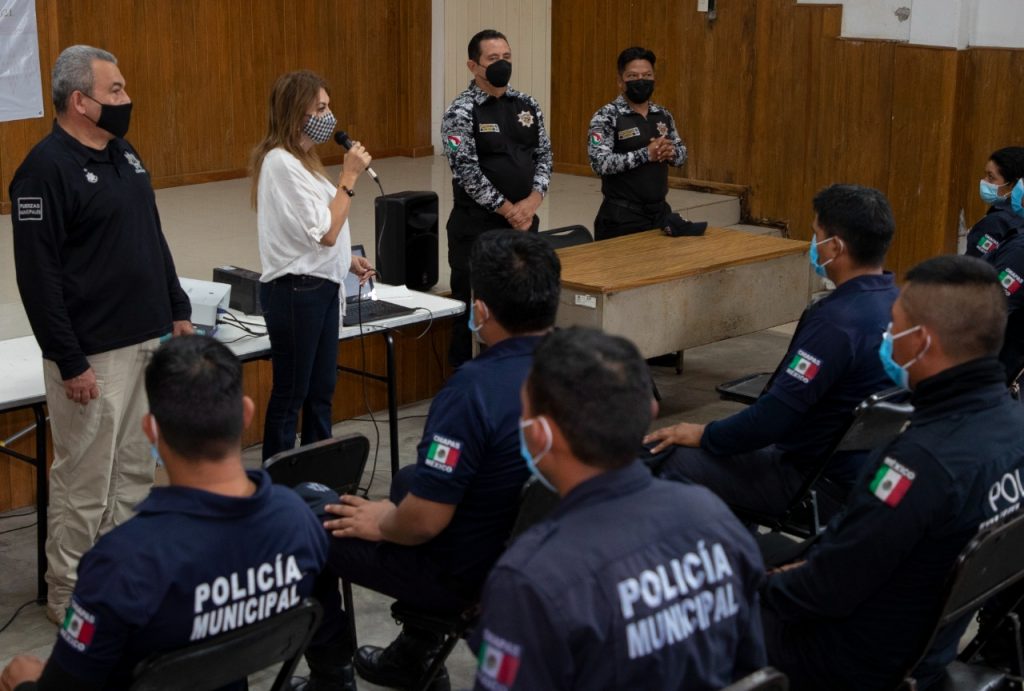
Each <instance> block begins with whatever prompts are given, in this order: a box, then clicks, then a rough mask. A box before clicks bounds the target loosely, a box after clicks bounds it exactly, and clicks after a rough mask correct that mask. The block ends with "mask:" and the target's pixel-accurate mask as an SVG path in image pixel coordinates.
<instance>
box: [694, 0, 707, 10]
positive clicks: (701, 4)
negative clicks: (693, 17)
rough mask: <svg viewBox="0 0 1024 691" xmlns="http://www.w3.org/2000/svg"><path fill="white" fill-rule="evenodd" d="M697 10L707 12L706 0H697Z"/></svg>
mask: <svg viewBox="0 0 1024 691" xmlns="http://www.w3.org/2000/svg"><path fill="white" fill-rule="evenodd" d="M697 11H698V12H707V11H708V0H697Z"/></svg>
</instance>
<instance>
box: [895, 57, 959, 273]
mask: <svg viewBox="0 0 1024 691" xmlns="http://www.w3.org/2000/svg"><path fill="white" fill-rule="evenodd" d="M957 62H958V57H957V51H956V50H953V49H941V48H926V47H920V46H906V45H900V46H897V47H896V50H895V64H894V66H893V67H894V69H893V70H892V73H893V74H894V75H896V79H895V80H894V82H893V103H892V137H891V143H890V146H891V149H890V154H889V157H888V159H889V175H888V177H889V179H888V182H887V184H886V188H885V189H886V190H887V192H888V197H889V202H890V204H891V205H892V208H893V215H894V216H895V217H896V235H895V237H894V238H893V247H892V249H891V250H890V254H891V256H892V258H891V260H890V261H888V262H887V266H888V268H890V269H892V270H894V271H895V272H896V273H897V274H898V275H902V274H903V273H905V272H906V271H907V269H909V268H911V267H912V266H914V265H915V264H917V263H918V262H920V261H922V260H924V259H927V258H929V257H933V256H935V255H937V254H943V253H948V252H955V251H956V228H957V216H958V213H959V207H958V206H957V205H956V203H955V200H954V199H953V198H952V197H951V184H950V183H951V179H952V165H953V156H954V139H955V135H954V129H953V128H954V122H955V110H956V96H957Z"/></svg>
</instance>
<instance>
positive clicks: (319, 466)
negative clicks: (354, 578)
mask: <svg viewBox="0 0 1024 691" xmlns="http://www.w3.org/2000/svg"><path fill="white" fill-rule="evenodd" d="M369 456H370V440H369V439H367V438H366V437H365V436H364V435H362V434H350V435H348V436H344V437H332V438H331V439H324V440H323V441H318V442H316V443H314V444H308V445H306V446H300V447H298V448H296V449H289V450H287V451H282V452H281V453H278V454H275V455H274V456H272V457H270V458H268V459H267V460H266V461H264V462H263V469H264V470H266V471H267V473H268V474H269V475H270V479H271V480H272V481H273V482H274V483H275V484H278V485H284V486H285V487H295V486H296V485H300V484H302V483H303V482H319V483H320V484H321V485H325V486H326V487H330V488H331V489H332V490H334V491H335V492H337V493H338V494H339V495H341V494H355V492H356V491H357V490H358V489H359V483H360V482H361V481H362V479H363V470H364V469H365V468H366V459H367V458H369ZM341 595H342V598H343V599H344V606H345V613H346V616H347V618H348V622H347V625H348V629H349V634H350V635H351V636H352V644H353V645H355V643H356V624H355V609H354V608H355V601H354V599H353V597H352V584H351V583H349V582H348V581H345V580H342V582H341Z"/></svg>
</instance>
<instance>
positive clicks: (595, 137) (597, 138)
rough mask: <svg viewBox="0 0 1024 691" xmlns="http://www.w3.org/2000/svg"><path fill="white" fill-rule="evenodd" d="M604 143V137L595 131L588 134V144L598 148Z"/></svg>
mask: <svg viewBox="0 0 1024 691" xmlns="http://www.w3.org/2000/svg"><path fill="white" fill-rule="evenodd" d="M603 141H604V137H603V136H601V133H600V132H598V131H597V130H593V131H591V133H590V143H591V144H593V145H594V146H599V145H600V144H601V142H603Z"/></svg>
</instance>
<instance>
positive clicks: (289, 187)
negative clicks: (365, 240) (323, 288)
mask: <svg viewBox="0 0 1024 691" xmlns="http://www.w3.org/2000/svg"><path fill="white" fill-rule="evenodd" d="M337 191H338V190H337V188H336V187H335V186H334V184H333V183H331V182H330V181H329V180H326V179H325V178H322V177H320V176H319V175H314V174H312V173H310V172H309V171H308V170H306V169H305V168H304V167H303V165H302V163H301V162H300V161H299V159H297V158H295V156H293V155H292V154H290V153H288V152H287V151H285V150H284V149H281V148H277V149H273V150H271V151H269V152H267V155H266V156H265V157H264V159H263V166H262V167H261V168H260V180H259V186H258V188H257V210H256V228H257V230H258V231H259V239H260V264H262V266H263V275H262V276H260V281H261V282H263V283H269V282H270V281H273V280H274V279H275V278H280V277H281V276H284V275H286V274H295V275H298V276H317V277H319V278H326V279H327V280H329V281H334V282H335V283H337V284H339V285H340V286H341V289H340V290H341V304H342V305H344V304H345V292H344V290H345V289H344V283H345V274H347V273H348V270H349V266H350V265H351V264H352V235H351V233H350V231H349V227H348V220H347V219H346V220H345V223H344V225H342V227H341V232H340V233H339V234H338V240H337V242H335V243H334V246H333V247H327V246H326V245H321V244H320V239H321V238H322V237H323V236H324V235H326V234H327V231H328V230H330V228H331V210H330V209H329V208H328V206H327V205H328V204H330V202H331V200H332V199H333V198H334V195H335V194H336V193H337Z"/></svg>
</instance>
